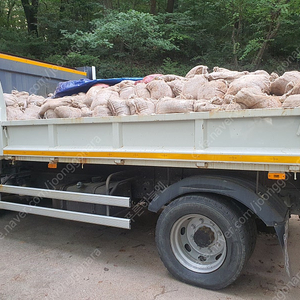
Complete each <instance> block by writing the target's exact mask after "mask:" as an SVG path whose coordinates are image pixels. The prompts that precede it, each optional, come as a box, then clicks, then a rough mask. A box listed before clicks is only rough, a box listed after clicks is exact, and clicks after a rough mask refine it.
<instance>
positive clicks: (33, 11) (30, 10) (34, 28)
mask: <svg viewBox="0 0 300 300" xmlns="http://www.w3.org/2000/svg"><path fill="white" fill-rule="evenodd" d="M21 1H22V6H23V9H24V13H25V17H26V21H27V28H28V32H29V33H32V34H34V35H36V36H38V25H37V14H38V8H39V0H31V3H30V2H29V0H21Z"/></svg>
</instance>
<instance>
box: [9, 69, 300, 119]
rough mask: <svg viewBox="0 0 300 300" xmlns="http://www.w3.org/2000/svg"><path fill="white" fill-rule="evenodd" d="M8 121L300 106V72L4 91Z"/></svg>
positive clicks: (216, 73)
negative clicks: (75, 90) (82, 89)
mask: <svg viewBox="0 0 300 300" xmlns="http://www.w3.org/2000/svg"><path fill="white" fill-rule="evenodd" d="M4 99H5V102H6V106H7V118H8V120H25V119H38V118H44V119H50V118H81V117H107V116H127V115H151V114H169V113H189V112H202V111H211V110H221V111H232V110H242V109H257V108H260V109H264V108H267V109H270V108H281V107H283V108H295V107H300V72H298V71H291V72H286V73H284V74H283V75H282V76H279V75H277V74H276V73H272V74H269V73H267V72H266V71H263V70H258V71H255V72H248V71H245V72H238V71H231V70H228V69H224V68H219V67H215V68H214V69H213V72H211V73H209V72H208V68H207V67H206V66H197V67H195V68H193V69H192V70H190V71H189V72H188V73H187V74H186V76H185V77H181V76H176V75H162V74H153V75H149V76H146V77H145V78H143V80H141V81H138V82H136V81H130V80H124V81H122V82H120V83H118V84H116V85H114V86H108V85H105V84H96V85H94V86H93V87H91V88H90V89H89V91H88V92H87V93H86V94H85V93H80V94H78V95H73V96H66V97H63V98H56V99H52V98H47V99H45V98H43V97H41V96H36V95H29V94H28V93H26V92H18V91H12V93H11V94H4Z"/></svg>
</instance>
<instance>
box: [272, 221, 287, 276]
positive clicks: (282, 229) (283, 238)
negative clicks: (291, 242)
mask: <svg viewBox="0 0 300 300" xmlns="http://www.w3.org/2000/svg"><path fill="white" fill-rule="evenodd" d="M274 228H275V230H276V233H277V237H278V240H279V243H280V246H281V248H282V250H283V255H284V266H285V270H286V272H287V274H288V276H289V277H291V270H290V259H289V253H288V248H287V241H288V235H289V217H288V216H287V218H286V220H285V222H284V223H282V224H280V225H279V224H278V225H276V226H274Z"/></svg>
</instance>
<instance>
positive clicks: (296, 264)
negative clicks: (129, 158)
mask: <svg viewBox="0 0 300 300" xmlns="http://www.w3.org/2000/svg"><path fill="white" fill-rule="evenodd" d="M16 215H17V213H15V212H4V214H2V215H1V217H0V237H1V239H0V245H1V248H0V249H1V252H0V299H1V300H17V299H22V300H27V299H30V300H35V299H36V300H41V299H64V300H69V299H72V300H77V299H78V300H94V299H95V300H98V299H130V300H134V299H145V300H147V299H149V300H150V299H153V300H161V299H180V300H181V299H189V300H191V299H200V300H201V299H203V300H204V299H205V300H206V299H211V300H217V299H222V300H223V299H224V300H237V299H247V300H250V299H259V300H260V299H265V300H269V299H270V300H278V299H279V300H282V299H293V300H298V299H300V259H299V249H300V222H299V220H298V218H297V217H293V218H292V219H291V222H290V236H289V243H288V247H289V253H290V260H291V268H292V273H293V274H292V275H293V276H294V277H292V278H288V276H287V275H286V273H285V269H284V266H283V264H284V262H283V255H282V251H281V248H280V246H279V244H278V241H277V238H276V236H274V235H273V234H260V235H259V237H258V241H257V246H256V249H255V251H254V254H253V256H252V257H251V259H250V261H249V263H248V265H247V267H246V268H245V269H244V271H243V273H242V275H241V276H240V277H239V279H238V280H237V281H236V282H235V283H234V284H233V285H231V286H230V287H228V288H226V289H224V290H222V291H218V292H213V291H208V290H204V289H200V288H197V287H193V286H189V285H186V284H184V283H181V282H179V281H177V280H175V279H174V278H173V277H172V276H171V275H170V274H169V273H168V271H167V270H166V269H165V268H164V266H163V264H162V262H161V261H160V259H159V257H158V253H157V250H156V247H155V241H154V228H155V221H156V220H155V218H153V217H152V216H148V215H146V214H145V215H144V216H141V217H140V219H139V220H136V221H135V222H134V223H133V228H132V230H130V231H128V230H123V229H117V228H109V227H101V226H97V225H91V224H85V223H77V222H71V221H65V220H59V219H52V218H46V217H41V216H34V215H27V216H26V217H25V218H23V219H22V220H16V219H15V223H16V225H15V227H14V228H12V229H11V230H7V229H8V227H5V226H6V225H7V224H9V222H11V221H12V220H13V218H15V217H16ZM11 224H12V223H11ZM5 228H6V229H5Z"/></svg>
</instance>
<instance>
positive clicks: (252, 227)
mask: <svg viewBox="0 0 300 300" xmlns="http://www.w3.org/2000/svg"><path fill="white" fill-rule="evenodd" d="M231 203H232V204H233V205H234V206H236V207H237V209H238V210H239V211H240V215H241V217H240V218H239V222H240V224H243V225H244V226H246V231H247V232H248V234H247V237H246V238H247V248H248V249H249V251H248V252H249V253H248V255H249V257H248V258H247V260H248V259H249V258H250V257H251V255H252V254H253V252H254V249H255V246H256V240H257V232H258V230H257V225H256V222H257V218H256V216H255V214H254V213H253V212H252V211H251V210H250V209H248V208H247V207H245V206H244V205H242V204H240V203H237V202H231Z"/></svg>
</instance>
